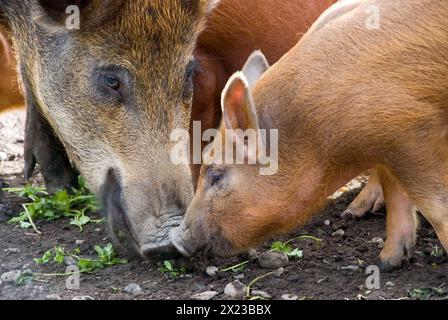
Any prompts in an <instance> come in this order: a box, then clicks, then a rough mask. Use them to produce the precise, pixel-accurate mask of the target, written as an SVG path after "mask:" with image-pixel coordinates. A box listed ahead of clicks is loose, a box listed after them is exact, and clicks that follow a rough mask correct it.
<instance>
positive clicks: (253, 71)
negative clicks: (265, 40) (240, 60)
mask: <svg viewBox="0 0 448 320" xmlns="http://www.w3.org/2000/svg"><path fill="white" fill-rule="evenodd" d="M268 69H269V62H268V60H267V59H266V57H265V56H264V54H263V52H261V51H260V50H256V51H254V52H253V53H252V54H251V55H250V56H249V58H248V59H247V62H246V64H245V65H244V67H243V73H244V75H245V76H246V79H247V82H248V83H249V88H251V89H252V88H253V87H254V86H255V84H256V83H257V82H258V80H260V78H261V76H262V75H263V74H264V73H265V72H266V71H267V70H268Z"/></svg>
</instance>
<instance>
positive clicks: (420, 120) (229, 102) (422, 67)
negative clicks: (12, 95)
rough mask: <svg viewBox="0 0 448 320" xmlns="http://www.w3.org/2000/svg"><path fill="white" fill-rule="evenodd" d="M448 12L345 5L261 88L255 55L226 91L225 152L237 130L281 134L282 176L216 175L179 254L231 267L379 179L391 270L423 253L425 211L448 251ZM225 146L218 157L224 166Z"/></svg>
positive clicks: (413, 5) (392, 4) (180, 232)
mask: <svg viewBox="0 0 448 320" xmlns="http://www.w3.org/2000/svg"><path fill="white" fill-rule="evenodd" d="M349 2H350V1H349ZM343 3H344V2H343ZM345 3H348V2H345ZM372 6H373V8H376V9H377V10H378V13H379V14H380V17H381V19H380V21H379V22H380V24H379V25H377V26H376V27H372V26H371V25H369V20H368V18H369V17H368V12H369V8H372ZM447 12H448V2H447V1H446V0H396V1H389V0H368V1H361V2H359V3H358V4H357V5H355V6H343V5H342V4H337V5H335V6H334V7H332V8H331V9H329V11H327V13H325V14H324V16H322V17H321V18H320V19H319V20H318V21H317V22H316V24H315V25H314V27H313V28H312V29H311V30H310V32H309V33H308V34H307V35H305V36H304V37H303V38H302V40H301V41H300V42H299V43H298V44H297V46H295V47H294V48H293V49H292V50H291V51H290V52H289V53H287V54H286V55H285V56H284V57H283V58H282V59H281V60H280V61H279V62H278V63H276V64H275V65H274V66H272V68H270V69H269V70H268V71H267V72H266V73H265V74H264V75H263V76H262V77H261V79H259V80H258V78H260V76H261V75H262V74H263V72H264V71H265V69H267V64H266V63H265V62H263V61H265V60H264V58H263V56H262V55H261V54H260V53H255V54H254V55H252V56H251V58H250V59H249V61H248V62H247V65H246V66H245V68H244V73H237V74H235V75H234V76H232V78H231V79H230V80H229V82H228V84H227V86H226V88H225V90H224V92H223V97H222V107H223V121H222V124H221V129H220V130H221V131H222V135H223V136H224V137H225V138H224V142H221V140H220V139H215V142H214V144H217V143H222V146H224V144H225V140H226V138H227V139H228V136H225V134H224V130H226V129H242V130H247V129H254V130H258V129H266V130H270V129H278V142H279V144H278V147H279V150H278V155H279V159H278V165H279V167H278V172H277V173H276V174H274V175H261V174H260V169H261V168H262V165H261V164H260V163H258V164H254V165H249V164H245V165H236V164H232V165H229V164H219V161H216V162H215V163H213V161H211V162H212V164H210V165H204V166H203V167H202V170H201V174H200V178H199V182H198V191H197V193H196V195H195V197H194V200H193V201H192V203H191V204H190V206H189V208H188V210H187V213H186V216H185V219H184V221H183V222H182V225H181V226H180V227H179V228H176V229H174V230H173V231H172V232H171V239H172V241H173V243H174V245H175V246H176V248H177V249H178V250H179V251H180V252H181V253H183V254H184V255H186V256H190V255H193V254H194V253H196V252H198V251H199V250H202V249H204V248H207V249H210V250H211V251H212V252H213V253H214V254H217V255H221V256H228V255H232V254H235V253H238V252H241V251H243V250H245V249H248V248H250V247H252V246H257V245H259V244H260V243H261V242H263V241H264V240H267V239H268V238H270V237H272V236H275V235H279V234H282V233H286V232H289V231H292V230H294V229H296V228H297V227H299V226H301V225H303V224H304V223H305V222H306V221H307V220H308V219H309V218H310V217H311V216H312V215H313V214H315V213H316V212H318V209H319V208H320V207H322V205H323V204H324V203H325V201H326V199H327V197H328V196H329V195H331V194H332V193H333V192H334V191H336V190H337V189H338V188H340V187H341V186H343V185H344V184H345V183H346V182H348V181H349V180H350V179H352V178H353V177H355V176H356V175H357V174H359V173H361V172H363V171H364V170H367V169H370V168H375V177H376V179H377V180H378V181H379V182H380V183H381V186H382V191H383V193H384V199H385V203H386V207H387V239H386V244H385V247H384V249H383V251H382V252H381V255H380V258H381V261H382V266H383V267H384V269H386V270H390V269H393V268H397V267H399V266H400V265H401V263H402V261H403V259H404V258H405V256H406V255H408V256H409V255H411V254H412V251H413V247H414V246H415V239H416V230H417V216H416V210H417V208H418V209H419V211H421V212H422V214H423V215H424V217H425V218H426V219H427V220H428V221H429V222H430V223H431V224H432V226H433V227H434V229H435V231H436V233H437V235H438V237H439V239H440V241H441V242H442V244H443V246H444V247H445V249H448V197H447V194H448V144H447V142H448V140H447V139H448V136H447V134H448V19H447V17H446V13H447ZM257 80H258V81H257ZM231 137H232V140H234V139H235V140H237V139H239V137H238V136H231ZM235 137H236V138H235ZM235 142H238V141H232V143H235ZM266 146H269V145H266ZM217 147H218V146H216V145H213V148H212V149H210V153H209V154H208V155H207V157H209V158H212V159H213V158H214V157H218V156H220V154H219V153H218V152H211V150H218V148H217ZM270 151H273V150H270ZM226 152H227V150H226ZM259 153H260V149H259V150H258V153H257V154H255V155H256V156H259ZM268 153H269V150H268ZM246 156H247V157H250V156H251V153H250V152H246ZM246 160H249V159H246Z"/></svg>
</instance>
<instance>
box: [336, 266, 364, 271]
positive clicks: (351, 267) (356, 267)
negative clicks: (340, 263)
mask: <svg viewBox="0 0 448 320" xmlns="http://www.w3.org/2000/svg"><path fill="white" fill-rule="evenodd" d="M341 270H342V271H348V272H359V271H361V268H360V267H358V266H347V267H341Z"/></svg>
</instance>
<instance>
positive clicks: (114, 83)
mask: <svg viewBox="0 0 448 320" xmlns="http://www.w3.org/2000/svg"><path fill="white" fill-rule="evenodd" d="M103 81H104V84H105V85H106V86H107V87H109V88H111V89H112V90H115V91H118V90H119V89H120V79H119V78H118V77H117V76H115V75H112V74H106V75H104V76H103Z"/></svg>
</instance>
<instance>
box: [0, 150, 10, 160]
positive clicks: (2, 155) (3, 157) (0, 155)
mask: <svg viewBox="0 0 448 320" xmlns="http://www.w3.org/2000/svg"><path fill="white" fill-rule="evenodd" d="M0 161H8V154H6V153H5V152H3V151H0Z"/></svg>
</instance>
